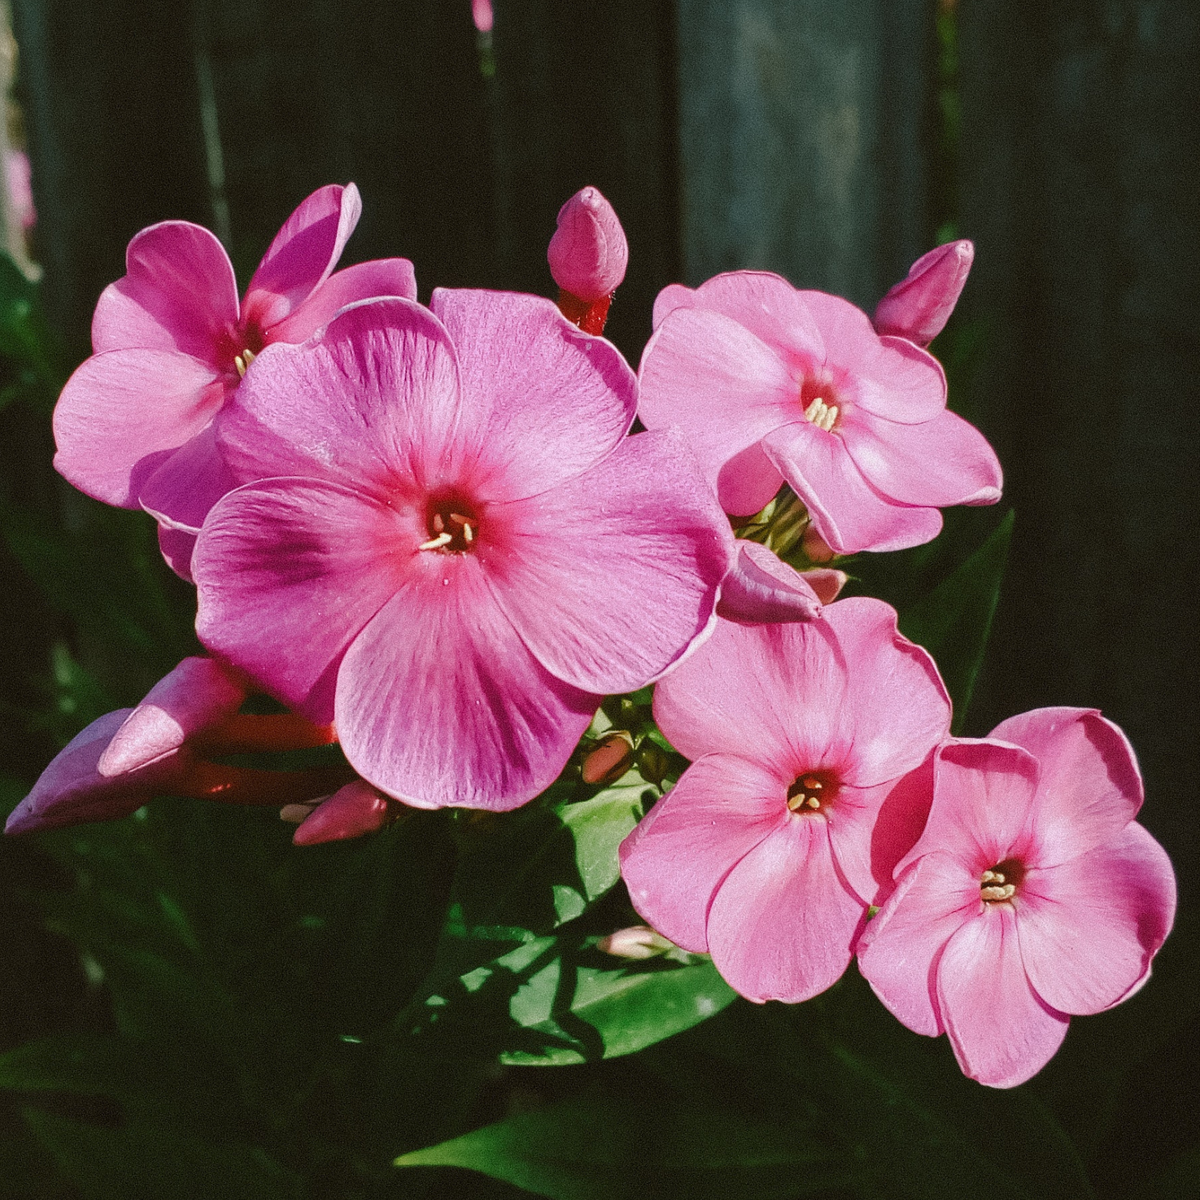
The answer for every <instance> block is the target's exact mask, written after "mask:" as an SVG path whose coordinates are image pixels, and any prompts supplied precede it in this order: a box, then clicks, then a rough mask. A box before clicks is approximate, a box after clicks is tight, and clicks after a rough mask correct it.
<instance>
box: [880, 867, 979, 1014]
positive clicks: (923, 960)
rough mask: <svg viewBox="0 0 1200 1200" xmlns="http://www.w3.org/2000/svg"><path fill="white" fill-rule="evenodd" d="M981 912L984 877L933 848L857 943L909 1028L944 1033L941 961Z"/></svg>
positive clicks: (882, 991)
mask: <svg viewBox="0 0 1200 1200" xmlns="http://www.w3.org/2000/svg"><path fill="white" fill-rule="evenodd" d="M982 910H983V901H982V900H981V899H980V895H979V880H978V879H977V878H976V877H975V876H974V875H972V874H971V872H970V871H968V870H967V869H966V867H964V866H963V864H962V863H961V862H960V861H959V860H958V859H956V858H954V857H952V856H951V855H949V854H941V853H938V852H934V853H931V854H926V855H925V856H924V857H922V858H921V859H919V860H918V861H917V862H915V863H914V864H913V865H912V866H910V867H909V868H908V870H907V871H905V872H904V874H903V875H901V877H900V879H899V881H898V883H897V884H896V890H895V891H894V892H893V893H892V895H891V897H890V898H889V899H888V900H887V902H886V903H885V904H884V905H883V907H882V908H881V909H880V910H879V912H877V913H876V914H875V916H874V917H872V918H871V920H870V921H868V922H867V927H866V929H864V930H863V935H862V937H861V938H860V939H859V942H858V950H857V953H858V968H859V970H860V971H861V972H862V974H863V977H864V978H865V979H866V980H867V982H868V983H869V984H870V985H871V988H872V990H873V991H874V992H875V995H877V996H878V997H879V999H880V1000H882V1001H883V1003H884V1005H885V1006H886V1007H887V1009H888V1011H889V1012H891V1014H892V1015H893V1016H894V1017H895V1018H896V1019H897V1020H898V1021H900V1022H902V1023H903V1024H905V1025H907V1026H908V1028H909V1029H912V1030H914V1031H915V1032H916V1033H923V1034H925V1036H926V1037H936V1036H937V1035H938V1034H939V1033H941V1032H943V1030H944V1028H945V1027H944V1025H943V1024H942V1018H941V1014H940V1011H939V1009H938V1001H937V979H936V971H937V966H938V959H939V958H940V956H941V953H942V949H943V947H944V946H945V945H946V943H947V942H948V941H949V940H950V938H951V937H952V936H953V935H954V933H955V932H956V931H957V930H958V929H959V927H960V926H961V925H963V924H964V923H965V922H967V921H969V920H973V919H976V918H978V917H979V915H980V913H981V912H982Z"/></svg>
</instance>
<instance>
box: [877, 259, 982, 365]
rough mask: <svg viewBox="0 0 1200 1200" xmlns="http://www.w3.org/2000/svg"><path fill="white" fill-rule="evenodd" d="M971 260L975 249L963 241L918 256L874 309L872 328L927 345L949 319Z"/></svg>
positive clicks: (964, 281) (968, 270)
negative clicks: (906, 272)
mask: <svg viewBox="0 0 1200 1200" xmlns="http://www.w3.org/2000/svg"><path fill="white" fill-rule="evenodd" d="M974 258H975V246H974V244H973V243H971V242H969V241H968V240H967V239H966V238H962V239H960V240H959V241H956V242H948V243H946V244H945V245H943V246H938V247H936V248H935V249H933V250H930V251H929V253H928V254H922V255H921V257H920V258H918V259H917V261H916V262H915V263H913V265H912V266H911V267H909V269H908V275H907V276H905V278H904V279H902V280H901V281H900V282H899V283H897V284H896V285H895V286H894V287H892V289H891V290H890V291H889V292H888V294H887V295H886V296H884V298H883V299H882V300H880V302H879V304H878V305H877V306H876V308H875V322H874V323H875V328H876V329H877V330H878V331H879V332H880V333H890V334H895V336H896V337H903V338H908V339H909V341H911V342H915V343H916V344H917V345H918V346H927V345H929V343H930V342H932V341H933V339H934V338H935V337H937V335H938V334H939V333H941V331H942V330H943V328H945V325H946V322H947V321H948V320H949V319H950V314H951V313H952V312H953V311H954V305H955V304H956V303H957V301H958V297H959V294H960V293H961V292H962V290H963V285H964V284H965V283H966V282H967V274H968V273H969V272H970V270H971V263H972V262H973V261H974Z"/></svg>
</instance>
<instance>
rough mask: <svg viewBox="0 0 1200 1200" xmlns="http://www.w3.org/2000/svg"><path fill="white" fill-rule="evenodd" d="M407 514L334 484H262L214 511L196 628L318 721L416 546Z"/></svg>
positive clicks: (203, 537)
mask: <svg viewBox="0 0 1200 1200" xmlns="http://www.w3.org/2000/svg"><path fill="white" fill-rule="evenodd" d="M409 517H410V514H409V513H408V512H407V510H403V511H400V512H397V511H395V510H393V509H391V508H389V507H388V506H387V505H386V504H385V503H383V502H382V501H378V500H375V499H372V498H371V497H369V496H366V495H364V494H362V493H361V492H356V491H353V490H351V489H350V488H346V487H342V486H340V485H336V484H330V483H325V482H320V481H317V480H305V479H266V480H263V481H262V482H260V483H258V484H251V485H249V486H247V487H243V488H240V489H238V490H237V491H235V492H231V493H230V494H229V495H228V496H226V497H225V499H224V500H222V501H221V502H220V503H219V504H218V505H217V506H216V507H215V508H214V509H213V511H212V512H211V513H210V514H209V518H208V521H207V522H206V523H205V526H204V529H203V531H202V533H201V534H200V539H199V541H198V542H197V544H196V552H195V554H194V555H193V558H192V569H193V571H194V573H195V576H196V584H197V588H198V593H199V597H198V598H199V612H198V614H197V617H196V633H197V634H198V636H199V638H200V640H201V641H202V642H203V643H204V644H205V646H207V647H208V648H209V649H210V650H211V651H212V652H213V653H214V654H218V655H220V656H221V657H223V658H225V659H227V660H228V661H229V662H231V663H233V664H235V665H236V666H238V667H240V668H241V669H242V670H244V671H246V672H247V673H248V674H249V675H250V676H251V677H252V678H254V679H255V680H257V681H258V682H259V683H261V684H262V685H263V686H264V687H265V688H266V689H267V690H268V691H270V692H271V693H273V694H274V695H276V696H278V697H279V698H280V699H281V700H283V701H284V703H286V704H287V705H289V706H290V707H292V708H295V709H299V710H300V711H301V712H303V713H304V715H305V716H307V717H308V718H309V719H310V720H312V721H313V722H315V723H316V724H319V725H323V724H328V722H329V721H330V719H331V717H332V714H333V693H334V681H335V677H336V672H337V666H338V663H339V662H340V661H341V656H342V654H343V652H344V651H345V649H346V647H347V646H348V645H349V643H350V642H351V640H352V639H353V638H354V637H355V635H357V634H358V633H359V632H360V631H361V630H362V628H363V626H364V625H366V624H367V622H368V621H370V619H371V618H372V617H373V616H374V615H375V614H376V613H377V612H378V611H379V610H380V609H381V608H382V607H383V606H384V604H386V603H387V601H388V600H389V599H390V598H391V597H392V596H393V595H394V594H395V593H396V591H397V590H398V589H399V587H400V585H401V582H402V580H403V578H404V574H405V571H406V569H407V568H408V565H409V564H410V563H411V561H412V554H413V552H412V550H411V549H410V547H412V546H414V545H416V544H417V539H418V537H419V536H423V531H422V533H421V534H420V535H419V534H418V533H417V531H416V530H415V529H409V528H406V526H405V524H404V522H405V520H406V518H409Z"/></svg>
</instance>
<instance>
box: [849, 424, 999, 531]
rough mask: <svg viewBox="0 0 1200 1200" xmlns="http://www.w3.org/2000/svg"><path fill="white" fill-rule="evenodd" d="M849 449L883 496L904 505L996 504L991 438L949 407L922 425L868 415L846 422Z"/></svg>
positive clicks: (995, 464)
mask: <svg viewBox="0 0 1200 1200" xmlns="http://www.w3.org/2000/svg"><path fill="white" fill-rule="evenodd" d="M843 436H844V439H845V443H846V452H847V453H848V454H849V455H850V457H851V459H853V461H854V465H855V466H856V467H857V468H858V469H859V470H860V471H861V472H862V474H863V477H864V478H865V479H866V480H867V482H868V483H869V484H871V486H872V487H874V488H876V489H877V490H878V491H879V492H880V494H881V495H883V496H886V497H887V498H888V499H890V500H894V501H897V502H898V503H901V504H915V505H920V506H925V507H930V508H943V507H945V506H946V505H948V504H995V502H996V501H997V500H999V499H1000V489H1001V487H1002V485H1003V482H1004V480H1003V476H1002V475H1001V472H1000V460H999V459H998V458H997V457H996V452H995V451H994V450H993V449H992V447H991V445H990V444H989V443H988V440H987V438H985V437H984V436H983V434H982V433H980V432H979V430H978V429H976V428H975V426H974V425H969V424H967V422H966V421H964V420H963V419H962V417H960V416H958V415H957V414H955V413H952V412H950V411H949V410H946V411H945V412H941V413H939V414H938V415H937V416H936V417H934V418H933V419H932V420H930V421H923V422H922V423H921V424H919V425H902V424H898V423H897V422H895V421H887V420H884V419H883V418H881V417H875V416H872V415H871V414H870V413H866V412H863V413H857V414H855V416H854V417H853V418H852V419H851V420H848V421H847V423H846V428H845V433H844V435H843Z"/></svg>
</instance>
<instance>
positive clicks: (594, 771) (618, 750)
mask: <svg viewBox="0 0 1200 1200" xmlns="http://www.w3.org/2000/svg"><path fill="white" fill-rule="evenodd" d="M632 762H633V739H632V738H631V737H630V736H629V734H628V733H626V732H624V731H623V730H622V731H621V732H619V733H610V734H609V735H608V736H607V737H605V738H604V739H603V740H602V741H601V742H600V743H599V744H598V745H597V746H596V748H595V749H594V750H592V751H590V752H589V754H588V755H587V757H586V758H585V759H584V760H583V782H584V783H591V784H596V783H602V784H608V783H615V782H616V781H617V780H618V779H620V778H621V776H622V775H624V774H625V772H626V771H628V770H629V766H630V764H631V763H632Z"/></svg>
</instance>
